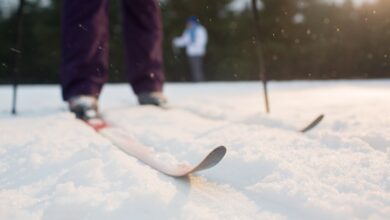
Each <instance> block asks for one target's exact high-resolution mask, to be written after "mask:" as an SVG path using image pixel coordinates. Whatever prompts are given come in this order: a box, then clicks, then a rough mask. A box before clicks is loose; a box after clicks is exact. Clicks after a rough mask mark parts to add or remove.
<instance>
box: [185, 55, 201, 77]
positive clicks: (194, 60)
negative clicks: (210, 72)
mask: <svg viewBox="0 0 390 220" xmlns="http://www.w3.org/2000/svg"><path fill="white" fill-rule="evenodd" d="M188 61H189V63H190V69H191V77H192V81H193V82H200V81H203V80H204V76H203V56H189V57H188Z"/></svg>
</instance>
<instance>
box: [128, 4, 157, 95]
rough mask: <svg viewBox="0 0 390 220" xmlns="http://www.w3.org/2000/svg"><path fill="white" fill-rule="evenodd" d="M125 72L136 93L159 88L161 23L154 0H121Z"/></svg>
mask: <svg viewBox="0 0 390 220" xmlns="http://www.w3.org/2000/svg"><path fill="white" fill-rule="evenodd" d="M122 3H123V26H124V28H123V30H124V42H125V47H126V48H125V49H126V53H125V54H126V64H127V68H128V69H127V76H128V79H129V81H130V84H131V85H132V88H133V90H134V92H135V93H136V94H137V95H140V94H145V93H150V92H161V91H162V89H163V82H164V71H163V59H162V48H161V42H162V24H161V17H160V9H159V4H158V1H157V0H123V1H122Z"/></svg>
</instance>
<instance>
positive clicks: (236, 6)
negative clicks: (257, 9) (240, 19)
mask: <svg viewBox="0 0 390 220" xmlns="http://www.w3.org/2000/svg"><path fill="white" fill-rule="evenodd" d="M259 1H261V0H259ZM323 1H325V2H335V3H337V4H341V3H343V2H344V1H345V0H323ZM353 1H354V3H355V5H356V6H360V5H361V4H363V3H370V2H371V3H372V2H375V1H376V0H353ZM250 2H251V0H235V1H234V2H233V3H232V4H231V5H230V8H231V9H232V10H238V11H240V10H243V9H244V8H245V7H246V5H248V4H250ZM260 5H261V3H260Z"/></svg>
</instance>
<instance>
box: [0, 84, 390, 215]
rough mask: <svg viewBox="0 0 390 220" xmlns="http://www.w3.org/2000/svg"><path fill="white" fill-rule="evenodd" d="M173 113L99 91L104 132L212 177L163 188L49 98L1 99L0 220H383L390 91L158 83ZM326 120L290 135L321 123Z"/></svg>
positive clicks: (164, 182)
mask: <svg viewBox="0 0 390 220" xmlns="http://www.w3.org/2000/svg"><path fill="white" fill-rule="evenodd" d="M166 93H167V96H168V97H169V98H170V103H171V105H172V107H171V109H168V110H161V109H157V108H154V107H149V106H146V107H140V106H137V105H136V100H135V99H134V97H133V96H132V95H131V94H130V92H129V89H128V87H127V86H126V85H108V86H106V88H105V90H104V92H103V96H102V98H101V109H102V113H103V114H104V116H105V117H106V118H107V120H108V121H109V122H111V123H113V124H115V125H116V126H118V127H120V129H122V130H123V131H125V132H128V134H130V135H132V136H133V137H134V138H135V139H137V141H139V142H141V143H143V144H145V145H148V146H153V148H154V149H155V150H156V152H158V154H159V156H161V157H163V158H164V159H166V160H167V161H176V160H177V161H187V162H189V163H193V162H196V161H197V160H199V158H200V157H201V156H202V155H203V154H204V153H205V152H208V151H209V150H210V148H213V147H216V146H219V145H225V146H226V147H227V148H228V154H227V156H226V158H225V159H224V160H223V161H222V162H221V163H220V164H219V165H218V166H217V167H215V168H213V169H210V170H207V171H205V172H201V173H198V174H196V175H192V176H189V177H188V178H180V179H175V178H171V177H168V176H165V175H163V174H161V173H159V172H157V171H155V170H153V169H151V168H149V167H148V166H146V165H144V164H142V163H141V162H139V161H137V160H136V159H135V158H132V157H130V156H128V155H126V154H124V153H123V152H122V151H121V150H119V149H118V148H117V147H115V146H113V145H112V143H110V142H109V141H108V140H107V139H105V138H103V137H101V136H99V135H98V134H96V133H95V132H94V131H93V130H92V129H91V128H89V127H87V126H85V125H84V124H83V123H82V122H80V121H78V120H76V119H75V118H74V116H73V115H72V114H70V113H68V112H67V111H66V105H65V104H64V103H62V102H61V101H60V98H59V97H60V95H59V88H58V87H57V86H24V87H22V88H21V91H20V100H19V115H18V116H17V117H13V116H10V115H9V113H8V111H9V106H8V105H6V103H10V102H11V99H10V87H6V86H2V87H0V99H1V100H4V102H3V103H5V104H3V105H1V106H0V219H45V220H46V219H47V220H48V219H94V220H95V219H97V220H99V219H129V218H132V219H324V220H325V219H388V217H389V216H390V138H389V135H388V134H389V133H390V117H389V115H388V112H389V110H390V102H389V101H388V100H389V98H390V81H386V80H383V81H328V82H277V83H276V82H272V83H271V84H270V94H271V97H270V99H271V111H272V114H271V115H266V114H264V113H263V105H262V104H263V103H262V94H261V87H260V84H258V83H250V82H241V83H204V84H195V85H194V84H168V85H167V87H166ZM320 113H323V114H325V115H326V116H325V119H324V121H323V122H322V123H321V124H320V125H318V127H316V128H315V129H313V130H312V131H310V132H309V133H307V134H302V133H299V132H297V131H298V130H299V129H300V128H302V127H304V126H305V125H306V124H307V123H309V122H310V121H311V120H313V119H314V118H315V117H316V116H317V115H318V114H320Z"/></svg>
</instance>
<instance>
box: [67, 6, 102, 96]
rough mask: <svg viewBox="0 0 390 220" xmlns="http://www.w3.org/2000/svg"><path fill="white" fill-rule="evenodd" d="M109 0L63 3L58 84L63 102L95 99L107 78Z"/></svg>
mask: <svg viewBox="0 0 390 220" xmlns="http://www.w3.org/2000/svg"><path fill="white" fill-rule="evenodd" d="M108 35H109V33H108V0H90V1H80V0H65V1H64V6H63V19H62V60H61V74H60V79H61V85H62V91H63V92H62V94H63V98H64V100H69V99H70V98H72V97H75V96H79V95H90V96H95V97H97V96H98V95H99V93H100V91H101V88H102V86H103V83H104V82H106V80H107V77H108V38H109V36H108Z"/></svg>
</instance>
